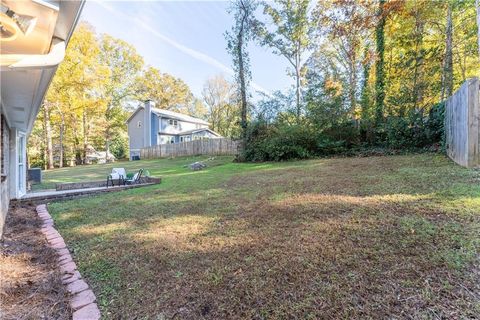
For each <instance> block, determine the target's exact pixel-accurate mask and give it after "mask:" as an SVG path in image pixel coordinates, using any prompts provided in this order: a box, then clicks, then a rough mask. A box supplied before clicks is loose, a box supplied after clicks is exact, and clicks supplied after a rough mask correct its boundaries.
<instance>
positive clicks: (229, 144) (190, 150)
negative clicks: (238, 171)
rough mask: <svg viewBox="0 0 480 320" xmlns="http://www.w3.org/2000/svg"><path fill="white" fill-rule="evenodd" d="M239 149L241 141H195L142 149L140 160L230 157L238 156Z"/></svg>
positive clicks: (223, 139)
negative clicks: (198, 156) (203, 156)
mask: <svg viewBox="0 0 480 320" xmlns="http://www.w3.org/2000/svg"><path fill="white" fill-rule="evenodd" d="M239 148H240V142H239V141H233V140H231V139H227V138H219V139H204V140H194V141H188V142H180V143H172V144H159V145H156V146H151V147H148V148H142V149H141V150H140V159H156V158H169V157H182V156H196V155H211V156H227V155H228V156H230V155H237V154H238V152H239Z"/></svg>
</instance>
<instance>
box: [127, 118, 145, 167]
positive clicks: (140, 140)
mask: <svg viewBox="0 0 480 320" xmlns="http://www.w3.org/2000/svg"><path fill="white" fill-rule="evenodd" d="M144 112H145V111H144V109H140V110H139V111H138V112H137V113H136V114H135V115H134V116H133V118H132V119H130V121H129V122H128V137H129V147H130V160H131V159H132V156H135V155H138V156H140V149H141V148H143V146H144V131H143V126H144V125H145V124H144V121H145V120H144V115H143V114H144ZM139 125H140V126H139Z"/></svg>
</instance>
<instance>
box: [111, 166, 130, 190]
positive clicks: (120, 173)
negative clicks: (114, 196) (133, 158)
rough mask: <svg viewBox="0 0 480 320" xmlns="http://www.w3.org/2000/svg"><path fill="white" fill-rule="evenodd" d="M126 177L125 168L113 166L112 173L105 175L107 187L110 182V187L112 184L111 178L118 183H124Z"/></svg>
mask: <svg viewBox="0 0 480 320" xmlns="http://www.w3.org/2000/svg"><path fill="white" fill-rule="evenodd" d="M126 178H127V172H126V171H125V168H113V169H112V173H110V174H109V175H108V176H107V188H108V186H109V184H110V183H112V187H113V186H114V184H113V180H118V185H121V184H123V185H125V179H126Z"/></svg>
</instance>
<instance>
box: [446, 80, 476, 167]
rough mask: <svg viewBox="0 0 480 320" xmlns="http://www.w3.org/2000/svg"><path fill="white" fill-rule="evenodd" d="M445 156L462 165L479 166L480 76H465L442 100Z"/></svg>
mask: <svg viewBox="0 0 480 320" xmlns="http://www.w3.org/2000/svg"><path fill="white" fill-rule="evenodd" d="M445 142H446V147H447V154H448V156H449V157H450V158H451V159H452V160H453V161H455V162H456V163H458V164H460V165H462V166H465V167H476V166H480V150H479V149H480V80H479V79H478V78H473V79H469V80H467V81H466V82H465V83H464V84H463V85H462V86H461V87H460V89H458V90H457V91H456V92H455V93H454V94H453V95H452V96H451V97H450V98H448V99H447V101H446V102H445Z"/></svg>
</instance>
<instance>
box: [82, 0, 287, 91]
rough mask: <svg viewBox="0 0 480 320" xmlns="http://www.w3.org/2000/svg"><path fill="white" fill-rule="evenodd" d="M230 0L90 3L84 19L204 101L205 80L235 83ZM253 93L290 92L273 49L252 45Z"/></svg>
mask: <svg viewBox="0 0 480 320" xmlns="http://www.w3.org/2000/svg"><path fill="white" fill-rule="evenodd" d="M228 6H229V2H226V1H225V2H224V1H131V2H129V1H106V2H97V1H92V0H89V1H87V2H86V4H85V8H84V10H83V13H82V20H86V21H88V22H89V23H90V24H91V25H93V26H94V27H95V29H96V31H97V32H98V33H108V34H110V35H112V36H114V37H117V38H120V39H123V40H125V41H127V42H129V43H130V44H132V45H133V46H135V48H136V49H137V51H138V52H139V53H140V54H141V55H142V56H143V57H144V59H145V62H146V64H148V65H152V66H154V67H156V68H158V69H160V70H161V71H162V72H167V73H170V74H172V75H174V76H176V77H179V78H181V79H183V80H184V81H185V82H186V83H187V84H188V85H189V86H190V88H191V90H192V92H193V93H194V94H195V95H196V96H197V97H200V94H201V91H202V87H203V84H204V82H205V80H206V79H207V78H209V77H212V76H214V75H216V74H224V75H225V76H226V77H227V78H229V79H231V77H232V74H231V72H232V71H231V58H230V56H229V55H228V53H227V52H226V50H225V46H226V42H225V38H224V36H223V33H224V32H225V31H226V30H228V29H230V28H231V26H232V23H233V20H232V17H231V16H230V15H229V14H228V12H227V8H228ZM250 59H251V70H252V87H253V88H252V89H253V90H255V89H257V90H264V91H266V92H272V91H274V90H279V89H280V90H282V89H286V88H288V87H289V86H290V85H291V84H292V80H291V79H290V78H289V77H288V76H287V75H286V68H287V63H286V60H284V59H283V58H282V57H278V56H275V55H273V54H272V53H271V51H270V50H269V49H268V48H262V47H258V46H256V45H252V46H251V47H250Z"/></svg>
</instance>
